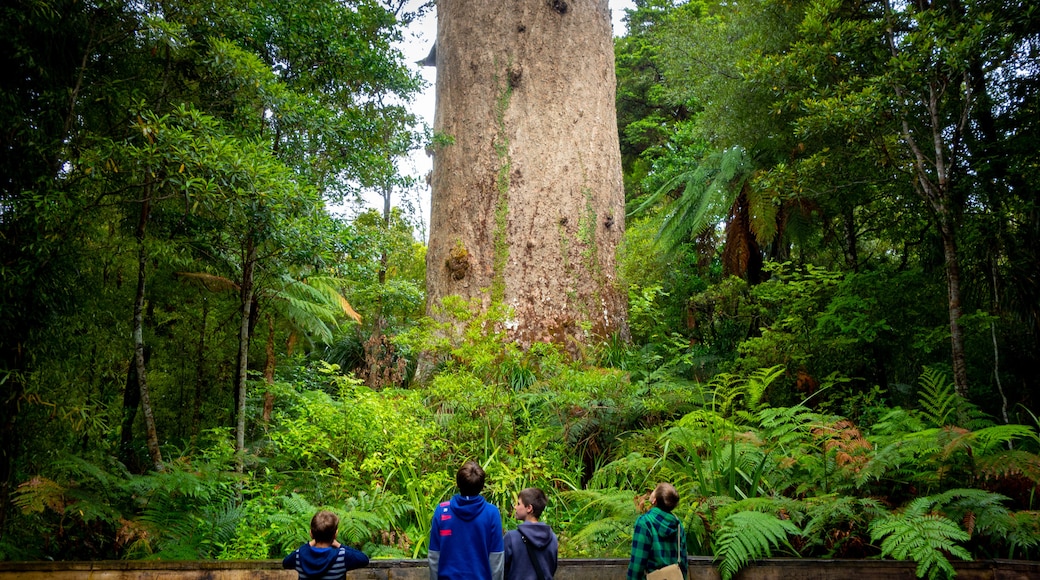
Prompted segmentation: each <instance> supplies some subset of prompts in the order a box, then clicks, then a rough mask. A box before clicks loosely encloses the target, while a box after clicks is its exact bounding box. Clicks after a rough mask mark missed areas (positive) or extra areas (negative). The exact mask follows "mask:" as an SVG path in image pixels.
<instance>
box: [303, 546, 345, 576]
mask: <svg viewBox="0 0 1040 580" xmlns="http://www.w3.org/2000/svg"><path fill="white" fill-rule="evenodd" d="M338 554H339V549H337V548H332V547H329V548H315V547H313V546H311V545H309V544H304V545H303V546H300V567H301V568H302V569H303V573H304V574H306V575H308V576H313V577H316V578H318V577H321V576H324V575H325V573H326V572H327V571H328V570H329V568H331V567H332V565H333V564H335V563H336V556H337V555H338Z"/></svg>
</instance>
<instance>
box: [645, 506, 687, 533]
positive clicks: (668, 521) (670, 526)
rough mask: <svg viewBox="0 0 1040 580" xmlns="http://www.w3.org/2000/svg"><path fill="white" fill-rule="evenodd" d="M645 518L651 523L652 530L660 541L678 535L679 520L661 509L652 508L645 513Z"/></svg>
mask: <svg viewBox="0 0 1040 580" xmlns="http://www.w3.org/2000/svg"><path fill="white" fill-rule="evenodd" d="M646 515H647V517H648V518H649V519H650V521H651V522H652V523H653V524H652V525H653V527H654V529H656V530H657V532H658V537H659V538H661V539H669V538H675V537H676V534H678V533H679V518H677V517H675V516H674V515H673V514H670V513H668V512H666V511H664V510H662V509H661V508H658V507H654V508H651V509H650V511H648V512H646Z"/></svg>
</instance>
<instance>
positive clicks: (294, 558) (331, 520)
mask: <svg viewBox="0 0 1040 580" xmlns="http://www.w3.org/2000/svg"><path fill="white" fill-rule="evenodd" d="M337 531H339V516H337V515H336V514H334V513H332V512H330V511H320V512H318V513H316V514H314V517H313V518H311V541H310V543H307V544H303V545H302V546H300V547H299V548H297V549H295V550H293V553H292V554H289V555H288V556H286V557H285V559H284V560H282V568H286V569H295V570H296V571H297V572H299V574H300V580H343V579H344V578H346V577H347V570H353V569H355V568H364V567H365V566H368V556H366V555H365V554H364V553H363V552H361V551H359V550H355V549H354V548H348V547H347V546H343V545H340V543H339V542H337V541H336V532H337Z"/></svg>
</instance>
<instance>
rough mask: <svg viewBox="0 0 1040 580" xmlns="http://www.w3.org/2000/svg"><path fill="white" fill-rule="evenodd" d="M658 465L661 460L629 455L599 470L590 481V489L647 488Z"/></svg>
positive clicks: (635, 454)
mask: <svg viewBox="0 0 1040 580" xmlns="http://www.w3.org/2000/svg"><path fill="white" fill-rule="evenodd" d="M658 463H660V460H659V459H656V458H653V457H646V456H644V455H642V454H640V453H629V454H628V455H626V456H624V457H622V458H620V459H615V460H614V461H611V462H610V463H608V464H606V465H604V466H603V467H600V468H599V469H597V470H596V471H595V473H593V474H592V479H591V480H590V481H589V488H590V489H617V488H623V489H641V488H643V487H645V486H646V483H647V481H648V479H649V477H650V475H651V474H652V473H653V471H654V469H655V467H656V466H657V464H658Z"/></svg>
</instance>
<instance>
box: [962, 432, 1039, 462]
mask: <svg viewBox="0 0 1040 580" xmlns="http://www.w3.org/2000/svg"><path fill="white" fill-rule="evenodd" d="M1032 436H1033V428H1032V427H1029V426H1026V425H994V426H991V427H986V428H983V429H978V430H976V431H973V436H972V438H973V439H974V440H975V441H974V442H975V445H974V446H973V447H974V451H975V456H976V457H978V456H982V455H987V454H990V453H994V452H996V451H997V449H998V448H1003V449H1007V448H1008V445H1009V444H1010V443H1014V442H1015V441H1017V440H1019V439H1028V438H1031V437H1032Z"/></svg>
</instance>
